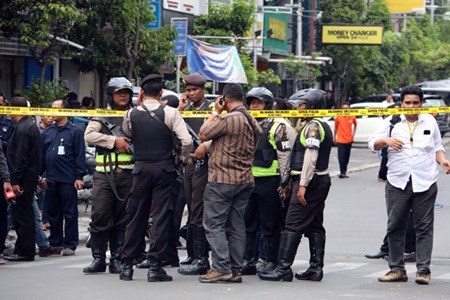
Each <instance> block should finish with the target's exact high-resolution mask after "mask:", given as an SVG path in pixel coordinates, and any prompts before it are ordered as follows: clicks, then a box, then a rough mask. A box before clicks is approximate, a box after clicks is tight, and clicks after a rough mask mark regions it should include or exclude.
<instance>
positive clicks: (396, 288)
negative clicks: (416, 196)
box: [0, 148, 450, 300]
mask: <svg viewBox="0 0 450 300" xmlns="http://www.w3.org/2000/svg"><path fill="white" fill-rule="evenodd" d="M354 150H355V151H353V153H352V158H351V162H350V170H351V171H350V172H349V175H350V178H348V179H339V178H337V177H336V176H334V177H333V179H332V188H331V191H330V195H329V197H328V199H327V203H326V208H325V227H326V229H327V244H326V254H325V268H324V272H325V275H324V279H323V281H322V282H320V283H317V282H301V281H298V280H295V279H294V281H293V282H290V283H284V282H283V283H282V282H266V281H261V280H259V279H258V278H257V277H256V276H245V277H244V281H243V283H242V284H224V283H218V284H201V283H199V282H198V280H197V276H182V275H179V274H178V273H177V272H176V268H169V269H167V271H168V273H169V274H171V275H172V276H173V277H174V281H173V282H164V283H148V282H147V281H146V271H145V270H135V275H134V280H133V281H131V282H123V281H120V280H119V278H118V275H113V274H108V273H105V274H98V275H84V274H83V273H82V268H83V267H85V266H87V265H88V264H89V263H90V261H91V257H90V251H89V249H87V248H85V247H84V246H80V247H79V249H77V252H76V255H75V256H73V257H62V256H56V257H48V258H39V257H36V261H34V262H23V263H7V264H5V265H3V266H0V295H1V299H13V300H15V299H33V300H38V299H49V298H56V299H66V300H70V299H97V300H102V299H108V300H110V299H127V298H128V299H195V300H200V299H252V298H255V299H256V298H257V299H283V298H286V299H287V298H291V299H292V298H294V297H295V298H304V299H313V298H314V299H341V298H353V299H367V298H369V299H450V288H449V286H450V236H449V235H448V231H447V228H448V220H449V219H450V209H449V208H450V203H449V202H448V200H447V199H449V198H450V188H449V185H448V182H449V179H450V176H449V175H447V176H446V175H445V174H441V175H440V177H439V181H438V186H439V194H438V200H439V202H441V203H442V204H443V205H444V207H443V208H440V209H436V211H435V239H434V250H433V259H432V266H431V270H432V280H431V283H430V285H429V286H420V285H417V284H415V283H414V274H415V266H414V264H407V270H408V276H409V277H410V280H409V281H408V282H405V283H379V282H378V281H377V278H378V277H379V276H381V275H383V274H384V273H385V272H386V271H388V265H387V262H386V261H385V260H382V259H380V260H369V259H366V258H364V254H365V253H372V252H375V251H377V250H378V248H379V246H380V244H381V240H382V238H383V236H384V234H385V230H386V209H385V202H384V183H381V182H378V180H377V178H376V170H377V169H376V165H377V163H378V161H377V157H376V155H373V154H371V153H370V152H369V151H368V150H367V149H366V148H355V149H354ZM333 151H335V149H334V150H333ZM334 153H335V152H333V154H332V162H331V165H330V170H331V171H332V172H336V170H337V169H335V167H336V166H337V159H336V158H335V154H334ZM334 160H336V161H335V162H333V161H334ZM370 166H372V167H371V168H370ZM361 169H362V170H361ZM83 218H85V217H83ZM180 257H181V258H184V257H186V252H185V251H180ZM308 259H309V253H308V242H307V240H306V239H304V240H302V243H301V244H300V247H299V249H298V253H297V256H296V261H295V263H294V266H293V269H294V272H296V271H303V270H304V269H306V268H307V264H308Z"/></svg>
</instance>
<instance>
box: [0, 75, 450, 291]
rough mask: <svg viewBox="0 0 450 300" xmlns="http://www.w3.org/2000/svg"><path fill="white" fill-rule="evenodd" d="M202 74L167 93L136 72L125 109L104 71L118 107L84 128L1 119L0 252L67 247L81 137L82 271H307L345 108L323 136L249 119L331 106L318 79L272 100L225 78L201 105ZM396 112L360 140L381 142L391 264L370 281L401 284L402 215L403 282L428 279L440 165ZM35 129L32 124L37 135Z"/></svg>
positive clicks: (432, 142) (156, 277) (72, 243)
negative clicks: (89, 168)
mask: <svg viewBox="0 0 450 300" xmlns="http://www.w3.org/2000/svg"><path fill="white" fill-rule="evenodd" d="M205 84H206V79H205V78H204V77H203V76H201V75H199V74H191V75H188V76H186V77H185V78H184V85H185V86H184V87H185V92H184V93H182V94H181V95H180V96H179V98H178V97H176V96H173V95H170V96H165V97H163V78H162V77H161V76H159V75H156V74H151V75H149V76H147V77H145V78H144V79H143V80H142V81H141V83H140V87H141V89H140V92H139V94H138V97H137V106H135V107H133V103H132V96H133V88H132V85H131V83H130V82H129V81H128V80H127V79H126V78H124V77H114V78H111V79H110V80H109V81H108V83H107V84H106V87H105V94H106V97H107V100H108V108H109V109H113V110H117V111H123V112H124V115H123V117H105V118H99V117H92V118H90V119H89V121H88V123H87V124H86V129H85V131H84V133H83V130H82V129H80V128H79V127H78V126H75V125H74V124H72V122H70V120H69V118H68V117H61V116H55V117H52V118H51V119H50V120H47V119H45V118H42V121H41V123H39V124H36V122H35V121H34V120H33V118H31V117H28V116H11V117H10V119H8V118H6V117H4V116H3V117H4V118H6V119H0V122H3V123H5V122H7V121H8V120H10V122H11V124H13V123H14V124H15V125H14V126H13V127H14V128H13V130H12V132H11V133H10V136H9V140H8V143H7V149H6V155H3V154H2V151H0V176H1V178H2V180H3V183H4V185H3V188H4V191H5V193H1V195H0V197H4V198H6V199H5V200H7V201H1V200H2V199H0V202H2V205H1V206H0V208H1V218H0V220H2V224H1V226H0V229H1V234H0V240H2V241H3V240H4V238H5V236H6V232H7V226H5V224H4V223H5V222H3V220H6V202H9V206H10V207H11V208H12V213H13V219H14V229H15V230H16V233H17V241H16V244H15V249H14V253H13V254H12V255H7V256H5V257H4V258H5V259H6V260H9V261H32V260H34V256H35V254H36V248H35V247H36V246H35V244H36V243H37V244H38V246H39V255H40V256H42V257H46V256H50V255H57V254H60V253H62V254H63V255H74V254H75V250H76V248H77V245H78V224H77V219H78V210H77V199H76V197H77V190H79V189H81V188H83V180H82V178H83V175H84V174H85V171H86V165H85V146H86V145H91V146H95V149H96V150H95V152H96V155H95V160H96V171H95V173H94V177H93V182H94V185H93V191H92V212H91V222H90V224H89V226H90V234H91V239H90V247H91V252H92V257H93V260H92V262H91V264H90V265H88V266H86V267H85V268H84V269H83V270H82V271H83V273H85V274H95V273H102V272H106V270H107V268H108V269H109V272H110V273H114V274H119V278H120V280H124V281H130V280H133V276H134V267H137V268H147V269H148V273H147V280H148V281H149V282H157V281H172V280H173V278H172V276H170V275H169V274H167V272H166V271H165V269H164V267H166V266H171V267H178V273H179V274H182V275H197V276H199V277H198V279H199V281H200V282H202V283H212V282H220V281H224V282H233V283H240V282H242V276H243V275H258V276H259V278H260V279H261V280H271V281H292V280H293V278H294V277H295V278H296V279H298V280H309V281H321V280H322V278H323V275H324V273H323V267H324V255H325V242H326V229H325V228H324V208H325V201H326V199H327V196H328V193H329V191H330V188H331V178H330V175H329V171H328V166H329V160H330V153H331V149H332V147H333V145H334V144H336V145H337V147H338V153H339V154H338V156H339V164H340V176H339V177H340V178H347V177H348V176H347V174H346V172H347V164H348V160H349V156H350V149H351V145H352V141H353V136H354V133H355V131H356V127H357V123H356V120H355V118H354V117H339V118H336V120H335V130H334V134H333V132H332V130H331V128H330V126H329V125H328V123H327V122H324V121H323V120H321V119H320V118H313V117H305V118H300V120H299V122H298V123H299V124H297V125H296V126H293V125H292V124H291V122H290V120H288V119H286V118H261V117H258V118H256V119H255V118H254V117H253V116H252V114H251V111H252V110H270V109H274V106H276V107H277V109H278V110H279V109H282V107H285V106H287V105H289V106H290V107H291V109H298V110H305V109H314V110H316V109H325V108H327V107H334V105H335V104H334V101H333V104H332V105H331V104H330V99H331V93H326V92H324V91H322V90H319V89H304V90H300V91H298V92H296V93H295V94H293V95H292V96H291V97H289V99H288V100H287V101H284V100H282V99H276V98H275V97H274V95H273V94H272V92H271V91H270V90H268V89H267V88H265V87H254V88H252V89H250V91H249V92H247V93H245V92H244V89H243V88H242V86H241V85H240V84H236V83H229V84H227V85H225V86H224V88H223V93H222V96H220V97H218V98H217V99H216V101H215V102H209V101H208V100H207V99H206V98H205ZM69 98H70V97H69ZM327 100H328V101H327ZM401 101H402V107H420V106H421V104H422V102H423V92H422V91H421V90H420V88H418V87H409V88H405V89H404V90H403V91H402V94H401ZM88 102H89V103H88ZM71 103H72V104H71ZM11 105H14V106H27V100H26V99H24V98H20V97H15V98H13V99H11ZM83 106H86V107H87V108H92V102H90V100H89V101H88V100H86V103H84V104H83ZM51 107H55V108H70V107H74V106H73V101H67V100H61V99H56V100H55V101H53V103H52V104H51ZM347 107H348V104H347V103H344V104H343V105H342V108H347ZM183 111H186V112H187V111H209V112H211V113H210V115H209V117H207V118H206V119H205V118H184V119H183V117H182V114H181V113H180V112H183ZM223 112H226V113H223ZM400 119H401V121H400V122H398V124H396V125H395V126H393V129H392V130H391V131H390V130H389V126H390V124H391V123H390V122H389V118H387V119H386V121H385V123H383V124H384V125H383V126H382V127H380V128H379V129H378V130H377V131H376V132H375V133H374V134H373V136H372V137H371V138H370V140H369V148H370V149H371V150H373V151H376V150H380V149H382V148H383V147H388V152H387V153H388V157H389V165H388V166H389V168H388V171H387V183H386V199H387V211H388V230H387V238H386V241H387V243H388V244H389V247H386V250H385V253H386V255H387V256H388V259H389V267H390V269H391V270H390V271H389V272H388V273H387V274H386V275H385V276H382V277H381V278H380V279H379V281H381V282H392V281H406V280H407V276H406V272H405V268H404V256H403V254H404V252H405V251H404V249H405V244H404V243H405V230H406V223H407V222H406V221H407V220H411V222H412V224H414V229H415V239H416V243H415V244H416V247H417V250H416V252H417V268H418V270H417V275H416V282H417V283H419V284H428V282H429V280H430V274H431V271H430V259H431V249H432V239H433V231H432V228H433V210H432V208H433V205H434V200H435V198H436V191H437V187H436V180H437V172H438V169H437V166H438V164H440V165H441V166H442V167H443V168H444V170H445V171H446V172H447V173H450V162H449V161H448V160H447V159H446V158H445V151H444V148H443V146H442V140H441V137H440V135H439V129H438V127H437V124H436V121H435V120H434V118H432V117H429V116H428V115H417V114H414V115H412V114H408V115H401V116H400ZM39 126H41V127H45V129H44V130H43V131H42V133H40V131H39V129H38V128H39ZM7 132H8V131H5V130H4V132H3V134H6V133H7ZM388 133H389V134H388ZM2 141H3V137H2ZM2 150H5V146H4V147H3V149H2ZM424 170H427V172H426V174H425V173H424ZM431 171H432V172H431ZM36 191H37V193H36ZM11 193H12V194H13V196H12V197H10V196H9V195H10V194H11ZM39 194H41V197H43V198H44V203H45V204H46V205H45V209H44V210H43V212H44V215H45V220H44V221H45V222H48V223H49V229H50V235H49V236H48V238H47V237H46V235H45V234H44V235H42V234H40V233H39V231H40V229H41V227H40V226H36V224H38V223H39V222H40V216H38V215H39V214H40V213H39V209H36V207H34V208H33V203H36V198H37V197H36V196H37V195H39ZM42 194H43V195H42ZM186 204H187V210H188V220H187V230H186V242H187V245H186V247H187V253H188V258H187V259H186V260H185V261H181V262H180V260H179V257H178V253H177V246H178V242H179V236H180V223H181V219H182V215H183V210H184V206H185V205H186ZM3 216H5V217H4V218H3ZM43 219H44V216H43ZM39 237H41V238H39ZM146 237H148V240H149V245H148V250H147V251H146ZM304 237H306V238H308V240H309V251H310V261H309V267H308V269H307V270H305V271H303V272H298V273H296V274H294V273H293V271H292V269H291V266H292V264H293V262H294V259H295V256H296V253H297V248H298V246H299V244H300V242H301V240H302V238H304ZM2 244H3V243H2ZM2 246H3V245H2ZM387 248H388V250H387ZM108 249H109V252H110V257H109V258H107V251H108ZM383 249H384V248H383ZM0 250H2V249H0ZM210 253H211V256H210V255H209V254H210ZM107 260H108V261H107Z"/></svg>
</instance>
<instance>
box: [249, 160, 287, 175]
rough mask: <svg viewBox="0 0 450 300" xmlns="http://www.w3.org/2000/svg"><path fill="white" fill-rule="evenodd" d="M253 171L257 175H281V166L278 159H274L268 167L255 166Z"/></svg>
mask: <svg viewBox="0 0 450 300" xmlns="http://www.w3.org/2000/svg"><path fill="white" fill-rule="evenodd" d="M252 173H253V176H255V177H268V176H277V175H280V168H279V163H278V160H274V161H273V162H272V165H271V166H270V167H268V168H263V167H258V166H253V167H252Z"/></svg>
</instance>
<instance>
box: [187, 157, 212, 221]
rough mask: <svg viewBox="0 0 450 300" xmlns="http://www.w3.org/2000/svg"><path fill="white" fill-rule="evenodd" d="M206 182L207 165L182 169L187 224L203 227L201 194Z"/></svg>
mask: <svg viewBox="0 0 450 300" xmlns="http://www.w3.org/2000/svg"><path fill="white" fill-rule="evenodd" d="M207 182H208V165H207V164H206V163H204V164H203V165H201V166H200V167H196V166H195V165H190V166H186V167H185V168H184V189H185V194H186V204H187V207H188V213H189V224H190V225H192V226H195V227H202V226H203V193H204V192H205V187H206V183H207Z"/></svg>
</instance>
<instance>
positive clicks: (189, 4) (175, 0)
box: [163, 0, 208, 16]
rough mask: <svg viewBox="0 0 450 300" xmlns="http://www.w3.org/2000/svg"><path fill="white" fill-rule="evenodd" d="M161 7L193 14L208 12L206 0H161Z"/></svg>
mask: <svg viewBox="0 0 450 300" xmlns="http://www.w3.org/2000/svg"><path fill="white" fill-rule="evenodd" d="M163 7H164V9H167V10H173V11H178V12H181V13H185V14H189V15H195V16H198V15H206V14H208V1H205V0H163Z"/></svg>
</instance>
